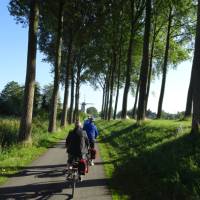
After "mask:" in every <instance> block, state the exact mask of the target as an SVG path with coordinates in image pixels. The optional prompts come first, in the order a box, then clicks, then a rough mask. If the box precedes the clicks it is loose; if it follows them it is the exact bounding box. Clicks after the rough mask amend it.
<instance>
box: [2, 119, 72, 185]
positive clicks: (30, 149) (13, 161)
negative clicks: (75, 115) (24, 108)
mask: <svg viewBox="0 0 200 200" xmlns="http://www.w3.org/2000/svg"><path fill="white" fill-rule="evenodd" d="M47 127H48V121H45V120H44V119H41V118H35V119H34V120H33V130H32V138H33V144H32V146H26V147H25V146H22V145H19V144H17V132H18V128H19V119H14V118H0V135H1V136H2V135H3V137H1V139H2V140H1V141H3V140H4V141H6V142H4V143H5V144H6V145H4V146H2V147H3V148H1V154H0V184H2V183H4V182H5V180H6V179H7V178H8V177H10V176H11V175H12V174H14V173H16V172H17V171H19V170H20V169H21V168H22V167H24V166H26V165H27V164H29V163H30V162H31V161H33V160H34V159H36V158H37V157H38V156H40V155H41V154H42V153H44V152H45V151H46V150H47V149H48V147H51V146H53V145H55V144H56V143H57V142H58V141H60V140H61V139H63V138H65V137H66V135H67V133H68V131H69V129H70V128H71V126H69V127H68V128H67V129H65V130H64V129H63V130H61V129H60V130H58V131H57V132H55V133H51V134H50V133H48V132H47ZM2 133H3V134H2ZM1 144H2V143H1Z"/></svg>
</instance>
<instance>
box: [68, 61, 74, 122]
mask: <svg viewBox="0 0 200 200" xmlns="http://www.w3.org/2000/svg"><path fill="white" fill-rule="evenodd" d="M70 96H71V97H70V99H71V100H70V107H69V119H68V121H69V124H72V122H73V108H74V61H73V65H72V67H71V94H70Z"/></svg>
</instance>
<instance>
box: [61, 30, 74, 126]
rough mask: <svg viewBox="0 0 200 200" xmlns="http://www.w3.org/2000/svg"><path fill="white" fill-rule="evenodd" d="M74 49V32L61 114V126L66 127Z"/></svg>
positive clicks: (70, 43)
mask: <svg viewBox="0 0 200 200" xmlns="http://www.w3.org/2000/svg"><path fill="white" fill-rule="evenodd" d="M71 50H72V33H71V34H70V41H69V47H68V56H67V65H66V75H65V92H64V102H63V110H62V116H61V126H63V127H65V126H66V124H67V110H68V96H69V74H70V67H71V52H72V51H71Z"/></svg>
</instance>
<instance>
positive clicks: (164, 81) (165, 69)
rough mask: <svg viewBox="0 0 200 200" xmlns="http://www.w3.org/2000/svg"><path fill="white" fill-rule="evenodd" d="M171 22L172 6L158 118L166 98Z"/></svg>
mask: <svg viewBox="0 0 200 200" xmlns="http://www.w3.org/2000/svg"><path fill="white" fill-rule="evenodd" d="M171 23H172V8H171V7H170V10H169V18H168V28H167V38H166V46H165V57H164V64H163V77H162V85H161V90H160V98H159V102H158V111H157V118H158V119H159V118H161V113H162V104H163V98H164V92H165V83H166V76H167V62H168V55H169V48H170V31H171Z"/></svg>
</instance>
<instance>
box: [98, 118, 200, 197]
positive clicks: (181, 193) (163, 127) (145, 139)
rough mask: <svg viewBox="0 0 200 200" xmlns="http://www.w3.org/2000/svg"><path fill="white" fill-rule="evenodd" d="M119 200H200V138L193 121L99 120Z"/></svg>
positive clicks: (108, 170)
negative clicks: (192, 127) (191, 130)
mask: <svg viewBox="0 0 200 200" xmlns="http://www.w3.org/2000/svg"><path fill="white" fill-rule="evenodd" d="M97 125H98V128H99V129H100V136H99V143H100V149H101V155H102V157H103V160H104V162H105V171H106V175H107V176H108V177H109V178H111V184H110V187H111V189H112V191H113V192H114V195H113V199H141V200H143V199H145V200H146V199H149V200H151V199H152V200H154V199H164V200H165V199H183V200H184V199H185V200H186V199H200V139H199V138H198V137H192V136H190V134H189V133H190V129H191V126H190V125H191V121H189V120H185V121H183V120H182V121H180V120H176V121H175V120H174V121H173V120H153V121H152V120H150V121H146V122H145V123H144V124H143V125H141V126H138V125H137V124H136V123H135V121H131V120H125V121H120V120H118V121H111V122H105V121H99V122H98V123H97Z"/></svg>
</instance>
